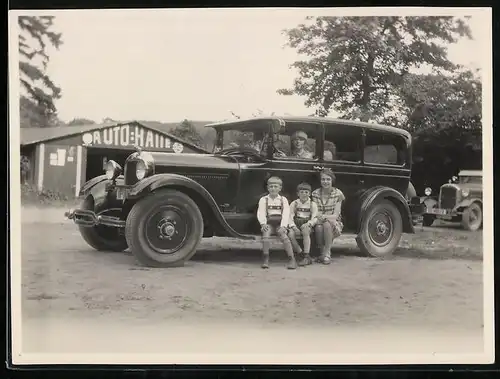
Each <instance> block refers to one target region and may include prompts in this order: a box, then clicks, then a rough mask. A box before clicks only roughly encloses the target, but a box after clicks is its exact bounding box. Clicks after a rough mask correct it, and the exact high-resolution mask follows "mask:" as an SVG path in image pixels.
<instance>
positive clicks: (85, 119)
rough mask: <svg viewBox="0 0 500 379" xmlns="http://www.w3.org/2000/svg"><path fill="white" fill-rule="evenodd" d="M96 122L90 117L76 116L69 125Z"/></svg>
mask: <svg viewBox="0 0 500 379" xmlns="http://www.w3.org/2000/svg"><path fill="white" fill-rule="evenodd" d="M94 124H95V122H94V121H93V120H90V119H88V118H74V119H73V120H71V121H70V122H68V126H77V125H94Z"/></svg>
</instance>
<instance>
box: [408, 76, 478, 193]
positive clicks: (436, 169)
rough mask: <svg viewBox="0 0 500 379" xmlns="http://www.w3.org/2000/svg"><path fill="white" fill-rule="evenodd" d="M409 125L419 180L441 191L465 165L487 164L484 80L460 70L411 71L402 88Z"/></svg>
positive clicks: (416, 179)
mask: <svg viewBox="0 0 500 379" xmlns="http://www.w3.org/2000/svg"><path fill="white" fill-rule="evenodd" d="M399 90H400V97H401V100H402V102H401V103H402V107H401V113H402V114H404V115H405V117H406V118H407V121H406V123H405V124H404V125H403V126H404V127H405V128H406V129H408V130H409V131H410V132H411V133H412V135H413V153H414V157H416V158H421V161H419V160H416V161H417V163H416V164H415V165H414V167H413V175H412V176H413V178H414V184H415V187H416V188H417V189H420V190H421V191H423V188H424V187H425V186H431V187H433V188H434V189H435V190H437V189H438V188H439V186H440V185H441V184H442V183H443V181H446V180H447V179H448V178H450V177H451V176H453V175H456V174H457V173H458V171H459V170H463V169H481V167H482V99H481V91H482V85H481V80H480V79H479V78H478V77H477V76H476V75H474V73H473V72H471V71H464V72H459V73H457V74H455V75H450V76H445V75H408V76H407V77H406V78H405V81H404V83H403V85H402V86H401V87H400V89H399Z"/></svg>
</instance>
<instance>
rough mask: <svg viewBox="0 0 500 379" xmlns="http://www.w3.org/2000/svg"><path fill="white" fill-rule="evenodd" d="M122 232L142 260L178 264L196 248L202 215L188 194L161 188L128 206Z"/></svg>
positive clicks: (159, 263)
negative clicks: (129, 208)
mask: <svg viewBox="0 0 500 379" xmlns="http://www.w3.org/2000/svg"><path fill="white" fill-rule="evenodd" d="M125 236H126V238H127V242H128V244H129V246H130V250H131V251H132V253H133V254H134V256H135V257H136V258H137V260H138V261H139V262H141V263H142V264H144V265H146V266H151V267H172V266H180V265H182V264H184V262H186V261H187V260H189V259H190V258H191V257H192V256H193V255H194V254H195V252H196V248H197V246H198V244H199V242H200V241H201V238H202V236H203V217H202V214H201V212H200V210H199V208H198V206H197V205H196V203H195V202H194V201H193V200H192V199H191V198H190V197H189V196H187V195H185V194H183V193H182V192H179V191H176V190H161V191H158V192H154V193H151V194H150V195H148V196H146V197H145V198H144V199H142V200H140V201H139V202H137V203H136V204H135V205H134V206H133V207H132V210H131V211H130V213H129V215H128V218H127V223H126V227H125Z"/></svg>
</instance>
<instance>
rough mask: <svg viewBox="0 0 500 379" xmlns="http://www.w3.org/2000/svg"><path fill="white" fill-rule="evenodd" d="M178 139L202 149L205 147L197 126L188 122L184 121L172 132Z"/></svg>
mask: <svg viewBox="0 0 500 379" xmlns="http://www.w3.org/2000/svg"><path fill="white" fill-rule="evenodd" d="M170 133H171V134H173V135H174V136H176V137H179V138H181V139H183V140H185V141H188V142H191V143H192V144H194V145H196V146H200V147H204V146H203V138H202V136H201V135H200V133H198V131H197V130H196V128H195V126H194V125H193V124H192V123H191V122H190V121H188V120H184V121H182V122H181V123H180V124H179V125H178V126H177V127H175V128H174V129H172V130H171V131H170Z"/></svg>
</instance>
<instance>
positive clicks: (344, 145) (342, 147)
mask: <svg viewBox="0 0 500 379" xmlns="http://www.w3.org/2000/svg"><path fill="white" fill-rule="evenodd" d="M323 159H324V160H325V161H337V162H361V130H360V129H359V128H357V127H356V128H353V127H349V126H344V125H331V126H330V125H327V126H326V127H325V143H324V151H323Z"/></svg>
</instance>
